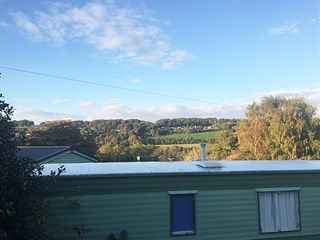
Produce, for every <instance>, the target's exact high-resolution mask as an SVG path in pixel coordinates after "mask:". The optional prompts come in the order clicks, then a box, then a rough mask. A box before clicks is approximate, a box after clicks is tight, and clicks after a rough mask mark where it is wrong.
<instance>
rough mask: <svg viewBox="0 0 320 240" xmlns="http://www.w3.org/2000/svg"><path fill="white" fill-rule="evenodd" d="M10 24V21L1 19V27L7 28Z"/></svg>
mask: <svg viewBox="0 0 320 240" xmlns="http://www.w3.org/2000/svg"><path fill="white" fill-rule="evenodd" d="M8 26H9V24H8V23H6V22H4V21H0V27H3V28H6V27H8Z"/></svg>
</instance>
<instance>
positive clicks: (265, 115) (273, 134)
mask: <svg viewBox="0 0 320 240" xmlns="http://www.w3.org/2000/svg"><path fill="white" fill-rule="evenodd" d="M315 112H316V108H315V107H313V106H311V105H309V104H307V103H306V101H305V100H304V99H303V98H300V97H297V98H291V99H285V98H281V97H265V98H263V99H262V101H261V103H260V104H257V103H253V104H251V105H249V106H248V109H247V112H246V116H247V119H246V120H243V121H241V122H240V123H239V125H238V127H237V137H238V141H239V153H240V156H241V157H242V158H244V159H319V156H320V152H319V151H320V149H319V144H320V137H319V136H320V132H319V119H316V118H314V115H315Z"/></svg>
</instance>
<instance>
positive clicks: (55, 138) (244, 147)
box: [13, 96, 320, 161]
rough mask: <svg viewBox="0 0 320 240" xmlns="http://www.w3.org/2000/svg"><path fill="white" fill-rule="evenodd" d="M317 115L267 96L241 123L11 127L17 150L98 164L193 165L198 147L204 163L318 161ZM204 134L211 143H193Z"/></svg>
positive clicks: (295, 101) (23, 123)
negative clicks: (55, 148)
mask: <svg viewBox="0 0 320 240" xmlns="http://www.w3.org/2000/svg"><path fill="white" fill-rule="evenodd" d="M316 111H317V109H316V107H315V106H313V105H311V104H309V103H308V102H307V101H306V100H305V99H304V98H302V97H294V98H282V97H273V96H269V97H265V98H263V99H262V100H261V101H260V102H258V103H257V102H253V103H252V104H250V105H248V107H247V109H246V113H245V115H246V118H245V119H217V118H176V119H160V120H158V121H157V122H155V123H152V122H148V121H142V120H138V119H129V120H123V119H116V120H94V121H67V120H63V121H48V122H42V123H40V124H39V125H35V124H34V122H33V121H30V120H20V121H13V123H14V126H15V131H16V136H17V139H18V143H19V145H37V146H42V145H67V146H72V147H73V148H74V149H76V150H78V151H81V152H83V153H86V154H89V155H92V156H95V157H97V158H98V159H99V160H100V161H138V160H140V161H180V160H193V159H196V158H198V157H199V156H200V148H199V146H198V143H200V142H206V143H207V154H208V159H212V160H218V159H228V160H232V159H244V160H248V159H252V160H259V159H278V160H279V159H319V158H320V120H319V117H317V116H316ZM203 132H207V133H208V134H212V137H211V138H210V137H209V138H206V139H195V138H193V137H192V136H194V135H193V134H196V133H203ZM178 134H179V135H178ZM177 136H179V137H177ZM182 136H184V137H182ZM187 136H189V137H187Z"/></svg>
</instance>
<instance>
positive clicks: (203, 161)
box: [197, 143, 222, 168]
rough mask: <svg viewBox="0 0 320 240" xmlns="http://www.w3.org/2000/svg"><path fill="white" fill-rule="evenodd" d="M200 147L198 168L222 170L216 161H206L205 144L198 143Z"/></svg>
mask: <svg viewBox="0 0 320 240" xmlns="http://www.w3.org/2000/svg"><path fill="white" fill-rule="evenodd" d="M200 147H201V158H200V159H198V163H197V164H198V166H200V167H203V168H222V165H221V163H219V162H217V161H208V159H207V157H206V144H205V143H200Z"/></svg>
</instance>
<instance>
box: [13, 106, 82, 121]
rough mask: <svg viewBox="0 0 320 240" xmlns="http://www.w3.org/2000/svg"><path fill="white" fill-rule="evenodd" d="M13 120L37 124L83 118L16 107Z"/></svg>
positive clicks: (75, 115)
mask: <svg viewBox="0 0 320 240" xmlns="http://www.w3.org/2000/svg"><path fill="white" fill-rule="evenodd" d="M14 119H28V120H32V121H34V122H35V123H37V124H39V123H41V122H45V121H53V120H63V119H64V120H77V119H83V116H81V115H78V114H68V113H62V112H49V111H43V110H39V109H34V108H31V107H25V106H16V107H15V112H14Z"/></svg>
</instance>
